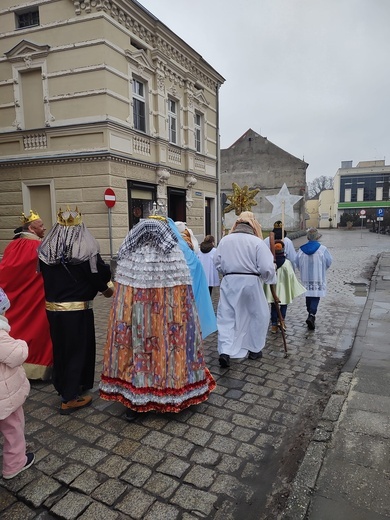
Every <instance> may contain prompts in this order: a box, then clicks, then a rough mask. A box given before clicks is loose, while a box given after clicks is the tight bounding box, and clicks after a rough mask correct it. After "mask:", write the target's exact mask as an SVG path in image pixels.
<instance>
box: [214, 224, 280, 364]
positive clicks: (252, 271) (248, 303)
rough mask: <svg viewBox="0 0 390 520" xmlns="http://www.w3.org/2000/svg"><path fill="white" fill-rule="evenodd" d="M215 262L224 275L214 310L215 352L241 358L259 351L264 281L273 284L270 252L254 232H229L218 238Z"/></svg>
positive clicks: (265, 317) (265, 318)
mask: <svg viewBox="0 0 390 520" xmlns="http://www.w3.org/2000/svg"><path fill="white" fill-rule="evenodd" d="M214 263H215V266H216V268H217V270H218V271H219V272H220V273H221V274H222V275H223V279H222V282H221V288H220V299H219V303H218V312H217V325H218V353H219V354H228V355H229V356H230V357H232V358H244V357H246V355H247V354H248V351H251V352H260V350H262V349H263V347H264V345H265V338H266V335H267V329H268V323H269V308H268V303H267V300H266V298H265V295H264V291H263V283H267V284H270V283H272V284H275V283H276V275H275V265H274V260H273V256H272V253H271V251H270V250H269V248H268V247H267V246H266V245H265V244H264V242H263V240H261V239H260V238H258V237H256V236H254V235H251V234H247V233H230V235H227V236H225V237H224V238H222V240H221V241H220V243H219V245H218V247H217V251H216V253H215V257H214ZM237 273H246V274H237Z"/></svg>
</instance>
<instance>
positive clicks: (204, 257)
mask: <svg viewBox="0 0 390 520" xmlns="http://www.w3.org/2000/svg"><path fill="white" fill-rule="evenodd" d="M216 250H217V249H216V247H215V239H214V237H213V236H212V235H206V236H205V238H204V240H203V242H201V244H200V250H199V251H198V258H199V260H200V263H201V264H202V267H203V269H204V272H205V275H206V279H207V284H208V287H209V291H210V296H211V295H212V292H213V287H219V285H220V280H219V274H218V271H217V269H216V267H215V265H214V255H215V251H216Z"/></svg>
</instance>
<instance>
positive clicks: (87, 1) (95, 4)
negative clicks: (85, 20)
mask: <svg viewBox="0 0 390 520" xmlns="http://www.w3.org/2000/svg"><path fill="white" fill-rule="evenodd" d="M70 1H71V2H72V3H73V5H74V9H75V14H76V15H78V16H80V15H82V14H84V13H85V14H91V13H99V12H104V13H105V14H107V15H108V16H110V17H111V18H112V19H114V20H115V21H116V22H118V23H119V24H121V25H123V26H124V27H126V29H127V30H128V31H129V32H131V33H132V34H133V35H134V36H135V37H136V38H137V39H139V40H140V41H142V42H143V43H144V44H145V46H146V47H147V48H149V49H150V50H152V51H156V50H157V51H160V53H161V55H162V56H163V57H164V60H166V63H167V64H168V63H169V62H171V63H172V64H173V63H175V64H176V65H178V66H179V67H181V68H182V69H183V72H184V71H189V72H190V73H191V74H192V75H193V76H194V77H196V78H197V80H199V81H200V82H202V83H204V84H205V85H206V86H207V87H209V88H211V89H213V90H215V89H217V88H219V87H220V86H221V85H222V84H223V83H224V81H225V79H224V78H223V77H222V76H221V75H220V74H219V73H218V72H217V71H216V70H215V69H213V68H212V67H211V66H210V65H209V64H208V63H207V62H206V61H205V60H204V59H203V58H202V56H200V55H199V54H198V53H197V52H196V51H195V50H194V49H192V48H191V47H190V46H188V45H187V44H186V43H185V42H184V41H183V40H181V38H179V37H178V36H177V35H175V34H174V33H173V32H172V31H171V30H170V29H169V28H168V27H166V26H165V25H164V24H163V23H162V22H160V21H159V20H158V19H157V18H155V17H154V16H153V15H152V14H151V13H150V12H149V11H147V10H146V9H145V8H143V7H142V5H141V4H139V3H138V2H125V1H123V0H70ZM140 14H142V16H140ZM170 40H171V41H170ZM174 43H176V45H175V44H174Z"/></svg>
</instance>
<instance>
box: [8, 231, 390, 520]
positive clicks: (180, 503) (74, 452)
mask: <svg viewBox="0 0 390 520" xmlns="http://www.w3.org/2000/svg"><path fill="white" fill-rule="evenodd" d="M321 232H322V238H321V242H322V243H323V244H325V245H326V246H327V247H328V248H329V250H330V252H331V254H332V255H333V259H334V262H333V265H332V267H331V268H330V269H329V271H328V295H327V297H326V298H323V299H321V302H320V306H319V311H318V314H317V320H316V330H315V331H314V332H311V331H308V330H307V326H306V324H305V319H306V317H307V314H306V310H305V301H304V297H303V296H301V297H299V298H297V299H296V300H295V301H294V302H293V303H292V304H291V305H289V307H288V311H287V319H286V325H287V343H288V350H289V355H288V357H287V358H284V352H283V344H282V338H281V336H280V333H278V334H276V335H271V334H269V336H268V338H267V344H266V347H265V349H264V356H263V359H262V360H257V361H251V360H241V361H236V360H233V361H232V364H231V368H230V369H228V370H226V369H221V368H220V367H219V364H218V354H217V348H216V341H217V337H216V334H213V335H212V336H210V337H209V338H207V339H206V341H205V347H206V360H207V363H208V366H209V368H210V370H211V372H212V374H213V376H214V377H215V379H216V381H217V388H216V390H215V391H214V392H213V393H212V395H211V396H210V399H209V400H208V401H206V402H205V403H202V404H201V405H199V406H196V407H192V408H189V409H187V410H185V411H184V412H182V413H180V414H178V415H174V414H166V415H158V414H145V416H144V417H142V419H140V420H139V421H137V422H135V423H126V422H125V421H124V420H123V418H122V414H123V411H124V408H123V407H122V406H121V405H119V404H116V403H114V404H113V403H108V402H105V401H102V400H100V399H99V398H98V390H97V385H98V381H99V376H100V367H101V362H102V348H103V344H104V339H105V333H106V325H107V317H108V312H109V305H110V302H109V301H108V300H107V299H105V298H103V297H97V298H96V300H95V322H96V335H97V341H98V346H99V348H98V351H99V352H98V357H97V364H96V379H95V381H96V385H95V388H94V389H93V395H94V401H93V404H92V406H91V407H89V408H88V409H85V410H80V411H78V412H76V413H75V414H73V415H71V416H61V415H60V414H59V405H60V402H59V398H58V396H57V395H56V393H55V391H54V390H53V387H52V386H51V385H50V384H47V383H33V384H32V390H31V393H30V396H29V398H28V400H27V402H26V404H25V414H26V438H27V442H28V446H29V449H31V450H33V451H34V452H35V453H36V458H37V462H36V464H35V465H34V466H33V468H31V469H29V470H27V471H25V472H24V473H22V474H21V475H20V476H18V477H17V478H15V479H14V480H12V481H4V480H0V516H1V518H2V519H3V520H8V519H12V520H18V519H23V520H28V519H30V518H39V519H42V520H43V519H49V518H64V519H69V520H73V519H76V518H77V519H78V518H80V519H83V520H90V519H96V518H99V519H100V518H104V519H105V520H116V519H118V520H120V519H125V518H126V519H127V518H128V519H135V520H138V519H142V520H160V519H161V520H179V519H181V520H193V519H199V518H207V519H213V520H214V519H215V520H222V519H223V520H242V519H245V520H252V519H253V520H264V519H275V518H276V515H277V513H278V512H280V511H282V510H283V507H284V504H285V503H286V500H287V498H288V494H289V491H290V483H291V481H292V479H293V477H294V475H295V474H296V471H297V468H298V466H299V462H300V461H301V460H302V457H303V456H304V454H305V450H306V447H307V445H308V443H309V441H310V438H311V435H312V433H313V430H314V428H315V426H316V425H317V423H318V421H319V418H320V417H321V414H322V412H323V410H324V408H325V406H326V403H327V400H328V398H329V396H330V394H331V392H332V390H333V389H334V386H335V384H336V382H337V378H338V375H339V372H340V369H341V367H342V365H343V363H344V362H345V360H346V359H347V358H348V356H349V353H350V349H351V346H352V343H353V339H354V335H355V332H356V329H357V325H358V322H359V318H360V315H361V312H362V309H363V306H364V303H365V300H366V294H367V284H368V283H369V279H370V275H371V273H372V271H373V268H374V266H375V263H376V260H377V254H378V253H380V252H382V251H384V250H389V248H390V237H388V236H383V235H376V234H373V233H370V232H368V231H366V230H364V231H363V232H360V230H353V231H343V230H324V231H321ZM304 242H305V239H303V238H301V239H298V240H295V241H294V245H295V246H296V247H298V246H299V245H301V244H302V243H304ZM217 299H218V291H215V295H214V303H216V302H217Z"/></svg>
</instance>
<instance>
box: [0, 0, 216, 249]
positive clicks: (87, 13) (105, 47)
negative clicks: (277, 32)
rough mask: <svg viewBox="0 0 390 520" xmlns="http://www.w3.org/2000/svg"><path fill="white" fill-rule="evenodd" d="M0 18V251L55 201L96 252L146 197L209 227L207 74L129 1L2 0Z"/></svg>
mask: <svg viewBox="0 0 390 520" xmlns="http://www.w3.org/2000/svg"><path fill="white" fill-rule="evenodd" d="M0 24H1V28H2V31H1V35H0V215H1V219H0V254H1V253H2V252H3V251H4V247H5V246H6V244H7V243H8V241H9V240H10V239H11V238H12V230H13V229H14V228H15V227H17V226H18V217H19V215H20V214H21V213H22V212H25V213H26V212H29V211H30V209H33V210H35V211H37V212H39V214H40V215H41V216H42V217H43V219H44V222H45V225H46V227H47V228H50V226H51V225H52V224H53V223H54V222H55V217H56V212H57V211H58V209H59V207H62V209H64V206H66V205H67V204H70V205H71V206H75V205H77V206H78V208H79V209H80V210H81V212H82V213H83V214H84V222H85V223H86V224H87V226H88V227H89V228H90V230H91V231H92V233H93V234H94V236H95V237H96V238H97V239H98V240H99V242H100V244H101V249H102V253H103V254H106V255H107V254H108V253H109V249H112V244H113V251H114V252H115V251H116V250H117V249H118V247H119V245H120V244H121V242H122V240H123V238H124V237H125V235H126V234H127V231H128V229H129V228H130V227H132V226H133V225H134V224H135V223H137V222H138V221H139V219H140V218H142V217H144V216H147V215H148V213H149V212H150V210H151V207H152V202H153V201H156V202H157V204H158V205H163V206H166V207H167V209H168V214H169V216H171V217H172V218H173V219H174V220H183V221H186V222H187V224H188V225H189V227H191V228H192V229H193V231H194V233H195V234H196V235H199V236H202V235H204V234H205V233H211V234H215V235H217V234H218V229H217V224H216V223H217V221H218V215H217V211H218V209H217V208H218V206H219V204H217V200H218V193H219V184H218V177H219V176H218V155H219V128H218V96H219V88H220V86H221V85H222V84H223V82H224V78H223V77H222V76H221V75H220V74H219V73H218V72H217V71H215V70H214V69H213V68H212V67H211V66H210V65H209V64H208V63H207V62H206V61H205V60H204V59H203V58H202V57H201V56H200V55H199V54H198V53H197V52H196V51H195V50H194V49H192V48H191V47H189V46H188V45H187V44H186V43H185V42H184V41H183V40H182V39H180V38H179V37H178V36H176V35H175V34H174V33H173V32H172V31H171V30H170V29H169V28H168V27H166V26H165V25H164V24H163V23H161V22H160V21H159V20H157V19H156V18H155V17H154V16H153V15H152V14H151V13H150V12H149V11H147V10H146V9H145V8H143V7H142V6H141V5H140V4H139V3H138V2H136V1H132V0H127V1H122V0H109V1H107V0H94V1H91V0H34V1H32V2H17V1H16V0H2V1H1V5H0ZM107 188H111V189H113V191H114V193H115V197H116V202H115V206H114V207H113V208H112V210H110V212H111V217H112V236H111V237H110V236H109V226H108V208H107V206H106V204H105V202H104V193H105V191H106V189H107ZM110 242H111V243H110Z"/></svg>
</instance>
